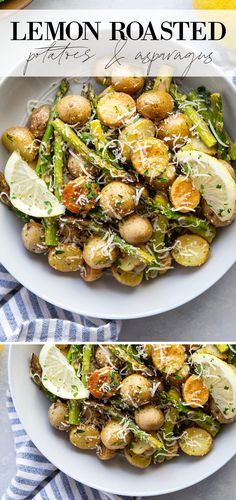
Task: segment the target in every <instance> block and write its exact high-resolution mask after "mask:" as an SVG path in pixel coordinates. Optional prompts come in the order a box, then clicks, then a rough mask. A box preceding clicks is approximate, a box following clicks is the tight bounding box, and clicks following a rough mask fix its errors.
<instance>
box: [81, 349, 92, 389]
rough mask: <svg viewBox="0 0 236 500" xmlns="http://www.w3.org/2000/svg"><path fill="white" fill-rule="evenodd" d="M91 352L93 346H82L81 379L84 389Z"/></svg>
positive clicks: (88, 371)
mask: <svg viewBox="0 0 236 500" xmlns="http://www.w3.org/2000/svg"><path fill="white" fill-rule="evenodd" d="M92 350H93V346H92V345H91V344H84V347H83V361H82V370H81V377H82V378H81V379H82V382H83V384H84V386H85V387H87V381H88V375H89V373H90V363H91V356H92Z"/></svg>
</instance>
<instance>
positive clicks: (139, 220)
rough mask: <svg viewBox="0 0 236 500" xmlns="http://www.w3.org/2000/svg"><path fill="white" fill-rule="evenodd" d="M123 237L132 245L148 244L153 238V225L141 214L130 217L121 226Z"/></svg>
mask: <svg viewBox="0 0 236 500" xmlns="http://www.w3.org/2000/svg"><path fill="white" fill-rule="evenodd" d="M119 231H120V235H121V237H122V238H123V239H124V240H125V241H127V243H131V244H132V245H139V244H141V243H147V241H149V240H150V238H151V237H152V224H151V222H150V221H149V219H148V218H147V217H142V216H141V215H139V214H131V215H128V217H126V218H125V219H123V220H122V222H120V224H119Z"/></svg>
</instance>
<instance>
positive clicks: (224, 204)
mask: <svg viewBox="0 0 236 500" xmlns="http://www.w3.org/2000/svg"><path fill="white" fill-rule="evenodd" d="M176 156H177V161H178V163H180V164H181V165H183V166H184V167H187V169H186V170H187V173H188V174H189V176H190V177H191V179H192V181H193V184H194V186H195V187H196V188H197V189H199V191H200V193H201V195H202V197H203V198H204V199H205V200H206V202H207V204H208V205H209V207H210V208H211V210H213V212H214V213H215V214H216V215H217V216H218V217H219V219H220V220H221V221H222V222H225V221H227V220H229V219H231V217H232V215H233V214H234V212H235V204H236V185H235V182H234V179H233V178H232V177H231V175H230V173H229V171H228V169H227V166H226V165H225V164H224V162H222V161H220V160H217V159H216V158H214V157H212V156H210V155H208V154H206V153H202V152H200V151H179V152H178V153H177V155H176Z"/></svg>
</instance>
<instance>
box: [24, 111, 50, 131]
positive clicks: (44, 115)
mask: <svg viewBox="0 0 236 500" xmlns="http://www.w3.org/2000/svg"><path fill="white" fill-rule="evenodd" d="M49 118H50V106H47V105H46V104H43V105H42V106H39V107H38V108H35V109H34V110H33V111H32V113H30V115H29V118H28V129H29V130H30V132H31V133H32V134H33V135H34V137H36V139H42V137H43V134H44V132H45V130H46V127H47V124H48V121H49Z"/></svg>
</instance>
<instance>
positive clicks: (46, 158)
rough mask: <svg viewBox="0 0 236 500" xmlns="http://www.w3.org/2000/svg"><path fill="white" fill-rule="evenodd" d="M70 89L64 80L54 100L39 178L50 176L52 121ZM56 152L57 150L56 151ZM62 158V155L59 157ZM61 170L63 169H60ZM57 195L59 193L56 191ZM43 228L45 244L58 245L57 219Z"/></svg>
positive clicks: (44, 139) (46, 220)
mask: <svg viewBox="0 0 236 500" xmlns="http://www.w3.org/2000/svg"><path fill="white" fill-rule="evenodd" d="M68 88H69V83H68V81H67V80H62V81H61V83H60V86H59V89H58V91H57V93H56V97H55V100H54V104H53V106H52V109H51V112H50V117H49V122H48V125H47V128H46V130H45V132H44V135H43V138H42V141H41V143H40V146H39V155H38V161H37V165H36V173H37V174H38V176H39V177H42V178H44V179H45V178H46V176H47V175H48V170H49V167H50V163H51V142H52V138H53V126H52V120H53V119H54V118H55V117H56V116H57V113H56V105H57V103H58V101H60V99H62V97H63V96H64V95H65V94H66V92H67V90H68ZM58 140H59V139H58V138H57V140H56V143H57V144H56V146H55V147H56V149H57V156H58V154H59V152H58V148H59V144H58ZM54 152H55V150H54ZM59 156H60V155H59ZM54 160H55V159H54ZM59 163H61V160H60V162H59V160H58V159H56V175H57V179H56V188H57V187H58V181H59V182H60V176H59ZM60 168H61V167H60ZM54 174H55V168H54ZM56 195H57V191H56ZM43 226H44V231H45V244H46V245H48V246H53V245H54V246H55V245H57V243H58V239H57V221H56V219H52V218H46V219H44V221H43Z"/></svg>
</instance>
